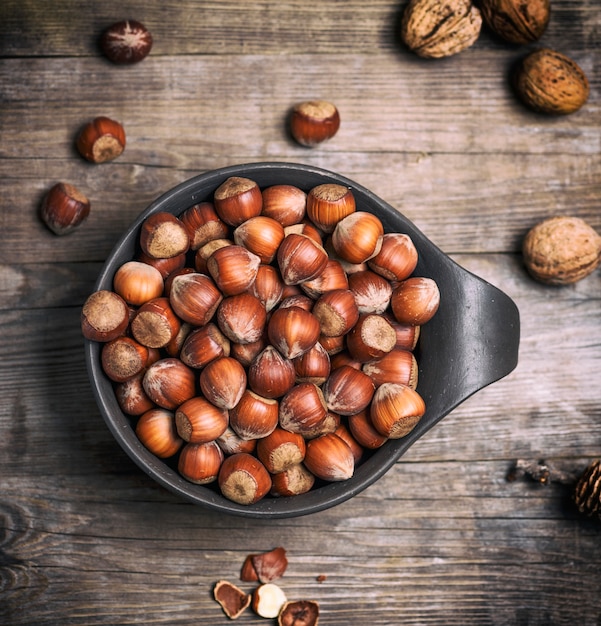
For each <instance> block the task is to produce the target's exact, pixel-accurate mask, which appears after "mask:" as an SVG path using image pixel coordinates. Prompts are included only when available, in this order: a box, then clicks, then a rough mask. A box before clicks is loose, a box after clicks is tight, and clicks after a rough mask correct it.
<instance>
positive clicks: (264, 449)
mask: <svg viewBox="0 0 601 626" xmlns="http://www.w3.org/2000/svg"><path fill="white" fill-rule="evenodd" d="M306 449H307V446H306V443H305V439H304V438H303V436H302V435H300V434H299V433H293V432H290V431H289V430H284V429H283V428H280V427H279V426H277V427H276V428H275V429H274V430H273V432H271V433H270V434H269V435H267V436H266V437H263V438H262V439H259V440H258V441H257V456H258V457H259V459H260V460H261V463H263V465H264V466H265V467H266V468H267V470H268V471H269V472H270V473H271V474H279V473H280V472H283V471H285V470H287V469H288V468H289V467H292V466H293V465H297V464H298V463H302V461H303V459H304V458H305V452H306Z"/></svg>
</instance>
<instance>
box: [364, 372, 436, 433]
mask: <svg viewBox="0 0 601 626" xmlns="http://www.w3.org/2000/svg"><path fill="white" fill-rule="evenodd" d="M425 411H426V405H425V403H424V400H423V399H422V397H421V396H420V395H419V394H418V393H417V391H415V390H414V389H411V387H408V386H407V385H400V384H397V383H384V384H383V385H380V386H379V387H378V389H376V392H375V394H374V397H373V399H372V402H371V406H370V411H369V415H370V419H371V423H372V424H373V426H374V428H375V429H376V430H377V431H378V432H379V433H380V434H382V435H384V436H385V437H389V438H390V439H400V438H401V437H404V436H405V435H408V434H409V433H410V432H411V431H412V430H413V429H414V428H415V426H416V425H417V423H418V422H419V421H420V419H421V418H422V416H423V414H424V413H425Z"/></svg>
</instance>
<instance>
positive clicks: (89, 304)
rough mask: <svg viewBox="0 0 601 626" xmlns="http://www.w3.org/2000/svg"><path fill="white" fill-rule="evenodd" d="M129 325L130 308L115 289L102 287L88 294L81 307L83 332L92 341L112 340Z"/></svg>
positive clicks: (121, 333)
mask: <svg viewBox="0 0 601 626" xmlns="http://www.w3.org/2000/svg"><path fill="white" fill-rule="evenodd" d="M128 325H129V308H128V306H127V303H126V302H125V300H124V299H123V298H122V297H121V296H120V295H119V294H118V293H115V292H114V291H109V290H108V289H101V290H99V291H95V292H94V293H93V294H91V295H90V296H88V298H87V299H86V301H85V302H84V305H83V307H82V309H81V332H82V335H83V336H84V337H85V338H86V339H89V340H90V341H111V339H116V338H117V337H119V336H120V335H123V334H124V333H125V331H126V330H127V327H128Z"/></svg>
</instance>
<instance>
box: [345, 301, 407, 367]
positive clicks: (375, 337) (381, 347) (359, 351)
mask: <svg viewBox="0 0 601 626" xmlns="http://www.w3.org/2000/svg"><path fill="white" fill-rule="evenodd" d="M395 344H396V333H395V332H394V328H393V327H392V326H391V324H390V322H389V321H388V320H387V319H386V318H385V317H384V316H383V315H378V314H377V313H364V314H362V315H360V316H359V320H358V322H357V323H356V324H355V325H354V326H353V328H351V330H350V331H349V333H348V334H347V335H346V348H347V350H348V352H349V353H350V355H351V357H353V359H355V360H357V361H360V362H361V363H367V362H368V361H371V360H373V359H379V358H380V357H382V356H384V355H385V354H387V353H388V352H390V351H391V350H392V349H393V348H394V346H395Z"/></svg>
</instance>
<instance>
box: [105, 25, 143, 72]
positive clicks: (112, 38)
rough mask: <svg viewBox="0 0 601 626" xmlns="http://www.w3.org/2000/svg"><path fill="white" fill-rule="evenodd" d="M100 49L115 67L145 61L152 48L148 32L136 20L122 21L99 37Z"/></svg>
mask: <svg viewBox="0 0 601 626" xmlns="http://www.w3.org/2000/svg"><path fill="white" fill-rule="evenodd" d="M99 43H100V49H101V50H102V52H103V54H104V55H105V56H106V58H107V59H109V61H112V62H113V63H115V64H116V65H131V64H133V63H139V62H140V61H142V60H143V59H145V58H146V57H147V56H148V54H149V53H150V50H151V48H152V35H151V34H150V31H149V30H148V29H147V28H146V27H145V26H144V24H141V23H140V22H137V21H136V20H122V21H120V22H116V23H115V24H112V25H111V26H109V27H108V28H107V29H106V30H105V31H104V32H103V33H102V35H101V36H100V42H99Z"/></svg>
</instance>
